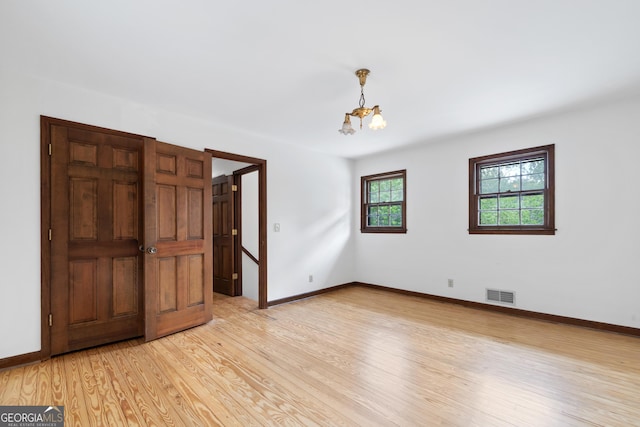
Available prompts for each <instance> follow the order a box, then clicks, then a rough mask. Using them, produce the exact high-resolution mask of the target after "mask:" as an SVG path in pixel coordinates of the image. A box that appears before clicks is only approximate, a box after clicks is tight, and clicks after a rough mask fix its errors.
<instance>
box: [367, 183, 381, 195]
mask: <svg viewBox="0 0 640 427" xmlns="http://www.w3.org/2000/svg"><path fill="white" fill-rule="evenodd" d="M369 191H370V192H371V193H377V192H378V191H380V184H379V183H378V181H371V182H370V183H369Z"/></svg>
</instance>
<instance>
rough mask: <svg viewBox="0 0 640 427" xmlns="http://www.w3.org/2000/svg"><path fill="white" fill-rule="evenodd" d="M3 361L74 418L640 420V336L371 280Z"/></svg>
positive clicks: (164, 422)
mask: <svg viewBox="0 0 640 427" xmlns="http://www.w3.org/2000/svg"><path fill="white" fill-rule="evenodd" d="M255 307H256V303H254V302H252V301H249V300H247V299H245V298H241V297H240V298H228V297H223V296H220V295H216V297H215V300H214V308H215V314H214V320H213V321H212V322H210V323H209V324H207V325H204V326H200V327H197V328H194V329H191V330H188V331H186V332H182V333H177V334H174V335H172V336H169V337H166V338H162V339H159V340H157V341H153V342H150V343H143V342H142V341H141V340H132V341H127V342H121V343H117V344H113V345H107V346H103V347H99V348H95V349H91V350H86V351H80V352H76V353H71V354H67V355H64V356H60V357H55V358H53V359H51V360H48V361H45V362H43V363H39V364H36V365H31V366H26V367H19V368H14V369H10V370H5V371H2V372H0V405H64V406H65V412H66V424H65V425H67V426H94V425H96V426H98V425H102V426H134V425H140V426H146V425H149V426H154V425H155V426H183V425H186V426H214V425H238V426H252V425H256V426H266V425H294V426H298V425H305V426H306V425H320V426H333V425H345V426H354V425H361V426H374V425H398V426H436V425H446V426H625V427H626V426H640V339H638V338H635V337H630V336H624V335H618V334H613V333H607V332H601V331H595V330H590V329H585V328H579V327H573V326H566V325H557V324H553V323H547V322H542V321H536V320H529V319H523V318H518V317H512V316H507V315H502V314H497V313H490V312H485V311H480V310H474V309H469V308H464V307H461V306H457V305H453V304H445V303H438V302H432V301H429V300H425V299H421V298H416V297H410V296H405V295H398V294H394V293H389V292H385V291H381V290H373V289H366V288H359V287H352V288H346V289H342V290H339V291H336V292H331V293H328V294H324V295H321V296H317V297H313V298H308V299H305V300H302V301H296V302H293V303H289V304H283V305H280V306H277V307H272V308H270V309H268V310H257V309H256V308H255Z"/></svg>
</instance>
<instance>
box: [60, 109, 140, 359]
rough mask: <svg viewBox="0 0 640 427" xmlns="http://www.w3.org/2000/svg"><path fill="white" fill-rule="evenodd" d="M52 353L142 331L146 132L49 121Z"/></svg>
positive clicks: (130, 336) (118, 338)
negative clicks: (138, 134) (141, 249)
mask: <svg viewBox="0 0 640 427" xmlns="http://www.w3.org/2000/svg"><path fill="white" fill-rule="evenodd" d="M50 138H51V139H50V143H51V235H52V238H51V282H50V294H51V319H52V325H51V329H50V330H51V335H50V337H51V354H52V355H54V354H60V353H65V352H68V351H73V350H78V349H82V348H86V347H91V346H95V345H99V344H104V343H107V342H112V341H117V340H122V339H128V338H133V337H137V336H140V335H142V334H143V331H144V329H143V322H144V317H143V311H142V298H141V293H142V285H143V281H142V257H140V256H139V252H138V241H139V240H141V226H140V219H141V218H140V211H141V206H142V197H141V191H140V190H141V178H142V164H141V162H140V160H141V159H142V147H143V144H142V143H143V141H142V138H136V137H135V136H134V135H127V134H122V133H118V132H111V131H107V130H105V129H99V128H93V127H90V126H85V125H76V124H72V123H68V122H62V121H60V122H58V123H55V124H54V123H52V124H51V125H50Z"/></svg>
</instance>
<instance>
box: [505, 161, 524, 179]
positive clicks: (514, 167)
mask: <svg viewBox="0 0 640 427" xmlns="http://www.w3.org/2000/svg"><path fill="white" fill-rule="evenodd" d="M518 175H520V163H511V164H506V165H502V166H500V177H502V178H504V177H508V176H518Z"/></svg>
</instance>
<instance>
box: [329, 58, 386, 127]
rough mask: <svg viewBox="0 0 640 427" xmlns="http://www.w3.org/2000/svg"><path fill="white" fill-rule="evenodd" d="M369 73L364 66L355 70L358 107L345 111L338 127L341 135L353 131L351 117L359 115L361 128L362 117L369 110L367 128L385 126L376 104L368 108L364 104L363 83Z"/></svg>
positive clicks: (366, 114)
mask: <svg viewBox="0 0 640 427" xmlns="http://www.w3.org/2000/svg"><path fill="white" fill-rule="evenodd" d="M368 75H369V70H367V69H366V68H361V69H359V70H358V71H356V76H358V80H360V102H359V103H358V105H360V106H359V107H358V108H355V109H354V110H353V111H352V112H350V113H346V114H345V115H344V123H343V124H342V128H341V129H338V132H340V133H341V134H343V135H351V134H353V133H355V132H356V131H355V129H354V128H353V127H351V117H349V116H353V117H360V129H362V119H363V118H365V117H367V116H368V115H369V114H371V112H373V117H372V118H371V123H369V128H370V129H373V130H377V129H384V128H385V126H387V122H386V121H385V120H384V119H383V118H382V115H381V114H380V107H379V106H378V105H376V106H374V107H373V108H368V107H365V106H364V103H365V101H364V85H365V83H366V82H367V76H368Z"/></svg>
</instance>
